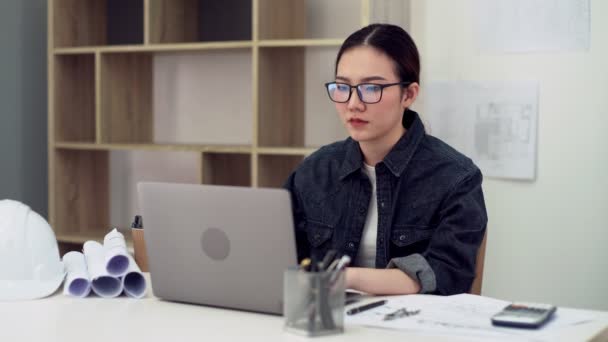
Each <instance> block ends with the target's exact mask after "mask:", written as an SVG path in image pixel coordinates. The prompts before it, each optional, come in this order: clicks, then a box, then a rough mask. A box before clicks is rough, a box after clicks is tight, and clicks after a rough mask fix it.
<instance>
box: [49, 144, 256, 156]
mask: <svg viewBox="0 0 608 342" xmlns="http://www.w3.org/2000/svg"><path fill="white" fill-rule="evenodd" d="M54 146H55V148H58V149H65V150H83V151H174V152H201V153H203V152H210V153H214V152H215V153H251V152H252V147H251V146H225V145H183V144H103V143H101V144H96V143H78V142H56V143H55V144H54Z"/></svg>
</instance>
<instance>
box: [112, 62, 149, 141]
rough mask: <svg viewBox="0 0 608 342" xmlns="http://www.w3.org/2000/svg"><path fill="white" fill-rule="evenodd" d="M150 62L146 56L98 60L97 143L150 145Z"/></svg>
mask: <svg viewBox="0 0 608 342" xmlns="http://www.w3.org/2000/svg"><path fill="white" fill-rule="evenodd" d="M152 62H153V56H152V54H149V53H113V54H104V55H102V57H101V120H100V122H101V141H102V142H104V143H149V142H151V141H152V127H153V122H152V100H151V98H152Z"/></svg>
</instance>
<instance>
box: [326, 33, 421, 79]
mask: <svg viewBox="0 0 608 342" xmlns="http://www.w3.org/2000/svg"><path fill="white" fill-rule="evenodd" d="M361 45H368V46H371V47H374V48H376V49H378V50H379V51H382V52H383V53H385V54H386V55H387V56H388V57H389V58H390V59H392V60H393V61H394V62H395V67H396V70H395V71H396V72H397V75H398V76H399V78H400V81H402V82H417V83H420V55H419V54H418V48H416V44H415V43H414V40H413V39H412V37H410V35H409V34H408V33H407V32H405V30H404V29H402V28H401V27H399V26H396V25H391V24H371V25H368V26H366V27H364V28H362V29H360V30H358V31H356V32H354V33H353V34H351V35H350V36H348V38H346V40H345V41H344V43H342V47H340V51H338V57H337V58H336V69H335V73H336V74H337V72H338V63H339V62H340V58H341V57H342V54H344V52H346V51H347V50H349V49H351V48H354V47H357V46H361Z"/></svg>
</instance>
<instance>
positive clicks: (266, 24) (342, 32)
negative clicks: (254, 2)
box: [258, 0, 362, 40]
mask: <svg viewBox="0 0 608 342" xmlns="http://www.w3.org/2000/svg"><path fill="white" fill-rule="evenodd" d="M258 12H259V16H258V23H259V29H258V30H259V31H258V32H259V33H258V35H259V37H258V38H259V39H261V40H266V39H311V38H312V39H319V38H334V39H344V38H346V37H347V36H348V35H349V34H350V33H352V32H354V31H355V30H356V29H358V28H359V27H361V14H362V12H361V1H353V0H331V1H327V0H289V1H285V0H260V1H259V10H258ZM336 13H339V15H336Z"/></svg>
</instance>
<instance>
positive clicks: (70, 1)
mask: <svg viewBox="0 0 608 342" xmlns="http://www.w3.org/2000/svg"><path fill="white" fill-rule="evenodd" d="M52 10H53V26H54V30H53V37H54V47H56V48H57V47H75V46H100V45H118V44H143V36H144V35H143V33H144V22H143V18H144V0H102V1H98V0H87V1H83V0H53V1H52Z"/></svg>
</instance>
